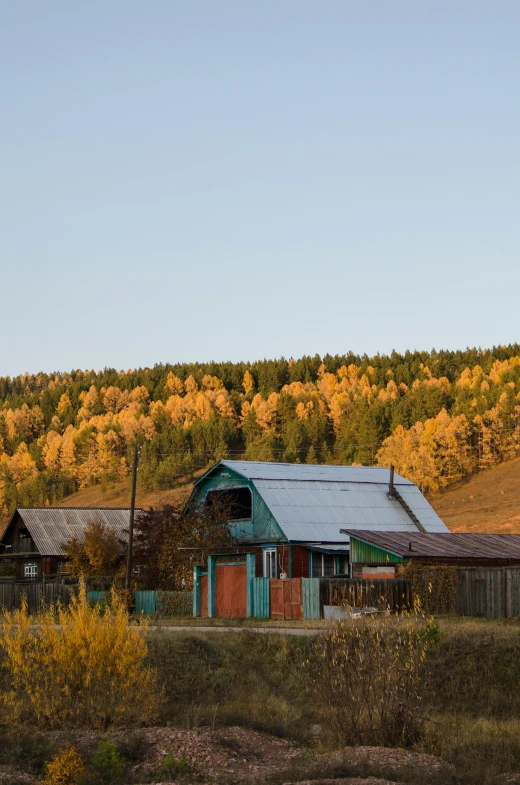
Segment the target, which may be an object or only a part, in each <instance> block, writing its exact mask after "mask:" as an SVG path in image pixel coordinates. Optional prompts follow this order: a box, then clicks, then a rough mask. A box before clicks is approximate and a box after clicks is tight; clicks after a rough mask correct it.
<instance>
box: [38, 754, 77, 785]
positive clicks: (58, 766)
mask: <svg viewBox="0 0 520 785" xmlns="http://www.w3.org/2000/svg"><path fill="white" fill-rule="evenodd" d="M84 771H85V765H84V763H83V760H82V758H81V755H80V754H79V752H78V751H77V749H76V748H75V747H72V746H68V747H65V748H64V749H61V750H59V751H58V753H57V755H55V756H54V758H52V760H50V761H49V762H48V763H47V764H46V766H45V776H44V778H43V781H42V785H75V783H76V781H77V779H78V776H79V775H80V774H82V773H83V772H84Z"/></svg>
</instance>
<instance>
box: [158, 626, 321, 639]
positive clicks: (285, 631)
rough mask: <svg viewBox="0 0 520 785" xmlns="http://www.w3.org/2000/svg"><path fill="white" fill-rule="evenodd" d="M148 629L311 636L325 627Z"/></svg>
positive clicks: (176, 627)
mask: <svg viewBox="0 0 520 785" xmlns="http://www.w3.org/2000/svg"><path fill="white" fill-rule="evenodd" d="M147 629H148V630H153V631H156V630H162V631H163V632H185V633H186V632H187V633H189V632H260V633H262V634H265V635H268V634H270V633H274V634H275V635H301V636H303V637H307V638H308V637H311V636H312V635H318V633H320V632H323V631H324V630H323V627H322V628H319V629H309V628H307V627H223V626H218V627H217V626H215V627H210V626H205V627H193V626H191V625H190V626H188V625H185V626H181V625H178V626H176V625H171V626H170V625H168V626H166V625H164V626H163V625H161V626H160V627H159V626H156V625H153V624H151V625H150V626H149V627H148V628H147Z"/></svg>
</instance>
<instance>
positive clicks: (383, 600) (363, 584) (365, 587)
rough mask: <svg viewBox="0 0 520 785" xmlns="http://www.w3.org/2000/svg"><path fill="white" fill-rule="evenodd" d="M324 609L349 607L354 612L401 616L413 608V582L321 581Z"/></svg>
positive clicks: (328, 579) (342, 579)
mask: <svg viewBox="0 0 520 785" xmlns="http://www.w3.org/2000/svg"><path fill="white" fill-rule="evenodd" d="M320 605H321V606H322V607H323V606H324V605H348V606H349V607H350V608H377V609H378V610H390V611H392V612H394V613H399V612H400V611H402V610H405V609H406V608H410V607H413V592H412V582H411V581H410V580H407V579H405V578H395V579H392V580H391V579H388V580H363V579H359V578H321V579H320Z"/></svg>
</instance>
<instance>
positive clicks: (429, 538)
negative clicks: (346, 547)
mask: <svg viewBox="0 0 520 785" xmlns="http://www.w3.org/2000/svg"><path fill="white" fill-rule="evenodd" d="M347 533H348V534H350V535H352V536H354V537H357V538H359V539H360V540H362V541H363V542H367V543H370V544H372V545H376V546H377V547H378V548H384V549H385V550H388V551H391V552H392V553H395V554H397V555H399V556H404V557H407V558H410V559H412V558H413V557H414V556H415V557H420V558H429V557H431V558H445V559H493V560H497V559H502V560H504V561H508V560H509V559H520V534H463V533H454V534H452V533H451V532H447V533H446V532H442V533H427V534H423V533H422V532H417V531H416V532H414V533H413V534H408V533H404V532H395V533H394V532H379V531H378V532H375V531H371V530H365V531H355V530H354V529H349V530H348V531H347ZM410 546H411V549H410Z"/></svg>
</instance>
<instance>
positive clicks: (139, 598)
mask: <svg viewBox="0 0 520 785" xmlns="http://www.w3.org/2000/svg"><path fill="white" fill-rule="evenodd" d="M77 590H78V586H77V584H76V585H71V586H68V585H64V584H63V583H42V582H41V581H25V582H16V583H14V582H13V583H11V582H9V583H8V582H5V583H3V582H0V613H1V612H3V611H14V610H18V609H20V608H21V607H22V602H23V599H24V598H25V600H26V602H27V608H28V611H29V613H31V614H34V613H38V612H39V611H41V610H42V609H43V608H49V607H51V606H52V607H54V608H55V607H56V605H57V603H58V601H59V602H60V603H61V605H64V606H67V605H68V604H69V603H70V599H71V597H72V595H73V594H74V593H75V592H77ZM109 594H110V593H109V592H106V591H89V592H87V596H88V599H89V602H92V603H97V602H100V603H102V602H105V601H106V600H107V599H108V597H109ZM192 607H193V593H192V592H180V591H178V592H174V591H168V592H166V591H164V592H157V591H136V592H134V608H135V612H136V613H139V614H140V613H143V614H145V615H155V614H158V615H162V616H191V613H192Z"/></svg>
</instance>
